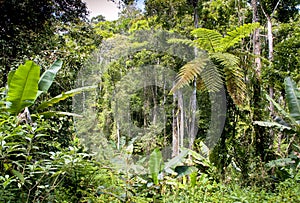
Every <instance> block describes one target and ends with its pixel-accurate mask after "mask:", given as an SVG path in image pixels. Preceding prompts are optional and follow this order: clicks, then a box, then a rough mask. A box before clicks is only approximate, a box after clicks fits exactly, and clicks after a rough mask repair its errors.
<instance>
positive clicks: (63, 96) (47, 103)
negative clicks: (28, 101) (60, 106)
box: [37, 85, 97, 110]
mask: <svg viewBox="0 0 300 203" xmlns="http://www.w3.org/2000/svg"><path fill="white" fill-rule="evenodd" d="M95 88H97V85H94V86H87V87H80V88H76V89H73V90H70V91H67V92H65V93H62V94H60V95H57V96H56V97H54V98H52V99H50V100H48V101H44V102H42V103H41V104H40V105H39V106H38V107H37V110H41V109H45V108H47V107H50V106H53V105H54V104H56V103H58V102H60V101H62V100H65V99H67V98H69V97H73V96H75V95H76V94H79V93H81V92H83V91H88V90H93V89H95Z"/></svg>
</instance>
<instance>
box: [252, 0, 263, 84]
mask: <svg viewBox="0 0 300 203" xmlns="http://www.w3.org/2000/svg"><path fill="white" fill-rule="evenodd" d="M257 5H258V1H257V0H251V6H252V10H253V16H252V22H253V23H256V22H258V21H259V19H258V11H257ZM259 36H260V29H259V28H257V29H255V31H254V33H253V53H254V55H255V56H256V57H255V61H254V63H255V67H256V69H255V71H256V75H257V78H258V79H260V75H261V59H260V52H261V43H260V37H259Z"/></svg>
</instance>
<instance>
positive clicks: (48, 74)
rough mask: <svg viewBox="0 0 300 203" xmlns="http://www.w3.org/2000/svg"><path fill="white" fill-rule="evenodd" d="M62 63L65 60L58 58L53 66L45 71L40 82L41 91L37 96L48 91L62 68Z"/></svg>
mask: <svg viewBox="0 0 300 203" xmlns="http://www.w3.org/2000/svg"><path fill="white" fill-rule="evenodd" d="M62 64H63V62H62V61H61V60H56V61H55V62H54V63H53V64H52V65H51V67H50V68H49V69H48V70H46V71H45V72H44V73H43V75H42V76H41V78H40V80H39V83H38V86H39V91H38V94H37V96H36V97H39V96H40V95H41V94H42V93H43V92H47V91H48V89H49V88H50V86H51V85H52V83H53V81H54V78H55V76H56V74H57V72H58V71H59V70H60V69H61V67H62Z"/></svg>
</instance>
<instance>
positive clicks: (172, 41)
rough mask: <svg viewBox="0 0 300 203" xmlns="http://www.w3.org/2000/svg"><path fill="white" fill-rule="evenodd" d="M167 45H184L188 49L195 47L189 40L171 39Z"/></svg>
mask: <svg viewBox="0 0 300 203" xmlns="http://www.w3.org/2000/svg"><path fill="white" fill-rule="evenodd" d="M168 43H171V44H184V45H187V46H190V47H193V46H194V45H195V43H194V42H193V41H192V40H190V39H176V38H172V39H169V40H168Z"/></svg>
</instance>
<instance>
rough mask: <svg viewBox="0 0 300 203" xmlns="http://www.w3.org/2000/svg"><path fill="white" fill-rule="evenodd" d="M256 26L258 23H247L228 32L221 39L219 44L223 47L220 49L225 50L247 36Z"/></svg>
mask: <svg viewBox="0 0 300 203" xmlns="http://www.w3.org/2000/svg"><path fill="white" fill-rule="evenodd" d="M256 28H259V23H249V24H244V25H242V26H240V27H237V28H236V29H234V30H232V31H230V32H228V33H227V35H226V36H225V37H224V38H222V39H221V44H222V45H223V48H224V49H223V50H222V51H226V50H227V49H228V48H229V47H231V46H233V45H235V44H237V43H239V42H240V41H241V39H243V38H245V37H247V36H249V35H250V34H251V33H252V32H253V31H254V30H255V29H256Z"/></svg>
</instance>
